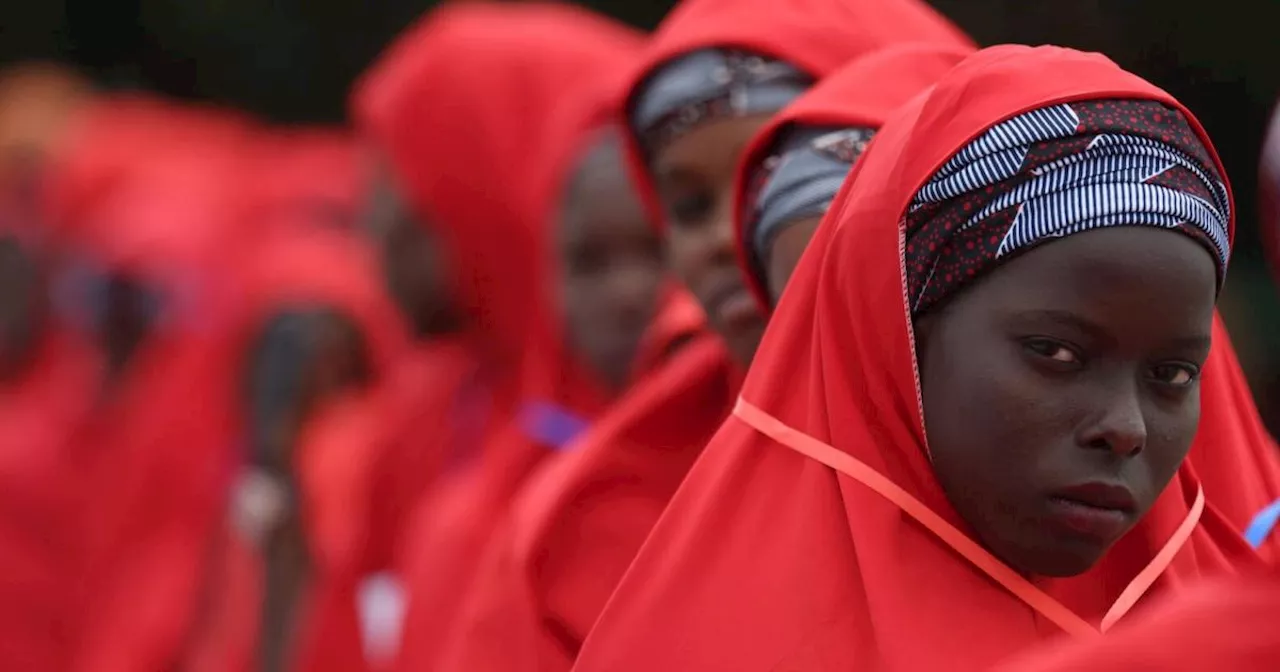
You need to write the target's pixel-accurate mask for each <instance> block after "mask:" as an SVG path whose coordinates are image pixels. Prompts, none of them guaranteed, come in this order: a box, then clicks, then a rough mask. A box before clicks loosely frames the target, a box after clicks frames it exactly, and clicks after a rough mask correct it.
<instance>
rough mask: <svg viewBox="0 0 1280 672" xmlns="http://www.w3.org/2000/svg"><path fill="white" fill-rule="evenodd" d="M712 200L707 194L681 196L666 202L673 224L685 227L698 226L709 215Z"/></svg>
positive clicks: (712, 203) (713, 204)
mask: <svg viewBox="0 0 1280 672" xmlns="http://www.w3.org/2000/svg"><path fill="white" fill-rule="evenodd" d="M714 200H715V199H713V198H712V197H711V195H710V194H707V193H693V194H682V195H680V196H676V197H674V198H672V199H670V200H669V201H668V203H669V210H670V214H671V218H672V220H673V223H675V224H682V225H685V226H689V225H693V224H699V223H701V222H703V221H705V220H706V219H707V217H708V216H710V215H711V210H712V209H713V207H714V206H715V203H714Z"/></svg>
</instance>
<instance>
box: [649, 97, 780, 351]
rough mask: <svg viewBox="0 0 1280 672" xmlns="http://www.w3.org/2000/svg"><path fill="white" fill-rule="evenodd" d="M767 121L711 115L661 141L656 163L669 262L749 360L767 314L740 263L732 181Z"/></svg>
mask: <svg viewBox="0 0 1280 672" xmlns="http://www.w3.org/2000/svg"><path fill="white" fill-rule="evenodd" d="M766 121H768V116H765V115H752V116H747V117H740V118H734V119H721V120H715V121H709V122H706V123H704V124H702V125H700V126H698V127H697V128H694V129H693V130H691V131H690V132H689V133H687V134H685V135H683V136H680V137H679V138H677V139H676V140H674V141H673V142H671V144H669V145H667V146H665V147H663V148H661V149H660V150H659V151H658V152H657V153H656V154H655V156H654V160H653V165H652V171H653V176H654V182H655V186H656V188H657V191H658V197H659V199H660V200H661V201H662V205H663V208H664V209H665V210H666V214H667V223H668V225H669V226H668V230H667V236H666V251H667V261H668V263H669V264H670V268H671V270H672V271H673V272H674V273H675V274H676V276H677V277H679V278H680V280H681V281H682V282H683V283H684V284H685V286H686V287H688V288H689V291H690V292H691V293H692V294H693V296H694V298H696V299H697V300H698V302H699V303H700V304H702V307H703V309H704V310H705V311H706V313H707V319H708V321H709V322H710V324H711V326H712V327H713V328H714V329H715V330H716V331H717V332H718V333H719V334H720V335H721V336H722V337H723V338H724V340H725V343H726V344H727V345H728V346H729V351H730V352H731V353H732V354H733V356H734V358H735V359H736V360H737V361H738V362H739V363H741V364H742V365H743V366H747V365H749V364H750V363H751V359H752V358H753V357H754V356H755V352H756V348H757V347H759V345H760V338H761V337H762V336H763V335H764V327H765V320H764V317H763V316H761V315H760V311H759V310H758V308H757V307H756V305H755V302H754V300H753V299H752V298H751V295H750V293H748V291H747V289H746V284H745V282H744V280H743V278H742V274H741V271H740V270H739V269H738V263H737V256H736V253H735V251H734V230H733V200H734V194H733V181H734V176H735V173H736V170H737V163H738V159H739V158H740V157H741V154H742V152H743V151H744V150H745V149H746V147H747V145H748V144H749V143H750V142H751V139H752V138H753V137H754V135H755V132H756V131H757V130H759V129H760V127H761V126H763V125H764V123H765V122H766Z"/></svg>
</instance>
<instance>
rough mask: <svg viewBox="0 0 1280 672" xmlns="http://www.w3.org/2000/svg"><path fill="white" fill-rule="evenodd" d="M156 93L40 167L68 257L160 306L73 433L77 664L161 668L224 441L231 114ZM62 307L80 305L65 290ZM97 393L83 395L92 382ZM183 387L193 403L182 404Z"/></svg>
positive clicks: (203, 531)
mask: <svg viewBox="0 0 1280 672" xmlns="http://www.w3.org/2000/svg"><path fill="white" fill-rule="evenodd" d="M233 119H234V118H231V119H223V118H221V117H219V116H218V115H217V114H216V113H213V112H193V111H185V110H183V109H181V108H177V107H174V108H168V107H166V106H164V105H162V104H159V103H136V104H135V103H132V102H125V103H122V104H121V106H120V107H114V106H112V105H111V104H110V102H107V103H101V104H100V105H99V106H98V107H97V108H96V109H95V110H94V111H92V112H91V113H90V114H89V116H88V117H87V118H86V119H85V120H84V125H83V126H82V127H81V129H80V130H79V131H78V132H77V134H76V135H75V136H74V140H73V142H72V143H71V144H70V145H69V146H68V154H67V155H66V156H65V157H64V158H63V159H62V160H61V161H60V162H59V163H57V164H56V165H55V167H54V171H55V172H54V173H53V177H54V184H53V185H52V188H51V190H50V199H51V209H52V211H53V213H54V216H55V217H57V218H58V219H59V220H60V221H62V222H64V223H65V225H66V226H67V232H68V233H67V235H66V236H65V240H66V241H67V249H68V256H69V258H70V259H71V260H72V262H71V263H72V265H73V266H79V265H81V264H84V265H87V266H88V267H91V268H96V269H99V270H102V271H113V272H114V271H123V272H127V273H130V274H132V275H134V276H136V277H138V278H140V279H142V280H143V281H144V282H146V283H148V285H149V286H151V287H153V288H155V289H157V290H158V291H159V292H160V296H161V297H162V299H161V302H162V303H161V306H160V313H159V317H158V319H157V320H156V321H155V322H154V323H153V325H152V329H151V330H150V333H148V334H147V336H146V337H145V340H144V341H143V343H142V344H141V346H140V347H139V348H138V349H137V351H136V352H135V353H134V355H133V357H132V359H131V361H130V362H129V363H128V365H127V368H126V369H125V370H124V372H123V374H122V376H121V377H120V378H119V379H118V380H117V381H115V383H114V384H113V385H112V387H111V388H110V389H108V390H104V391H101V392H99V396H98V398H97V399H96V402H97V405H96V408H95V409H94V413H93V415H94V417H93V418H92V419H91V421H90V422H88V423H87V424H86V425H85V426H83V427H81V428H78V431H77V435H76V437H75V439H74V444H73V446H72V448H73V450H74V451H75V452H76V455H77V457H76V458H75V459H74V460H72V461H71V462H70V463H69V464H68V465H67V470H66V473H67V474H68V475H71V474H76V473H79V474H81V477H80V479H79V480H78V485H77V486H76V495H77V497H78V501H79V504H80V506H81V507H82V515H81V516H80V517H79V520H78V521H77V523H78V525H79V527H78V528H77V532H76V534H77V535H80V536H81V543H82V544H83V554H82V557H81V558H80V562H81V572H80V574H79V577H80V580H78V581H76V582H75V583H76V587H77V589H78V590H80V591H81V592H80V594H79V598H78V599H79V600H80V601H79V603H78V604H77V613H76V616H75V622H76V624H75V626H74V629H75V632H76V638H75V641H76V647H75V651H74V655H75V657H76V669H84V670H102V671H104V672H105V671H113V670H135V669H158V668H163V667H165V666H167V665H170V664H172V662H173V661H174V660H175V658H176V656H177V655H178V650H179V648H180V646H181V643H182V640H183V638H184V637H185V635H186V632H187V627H188V625H189V617H190V614H191V613H192V610H193V604H194V601H195V599H196V594H197V593H198V589H199V583H200V571H199V568H200V566H201V564H202V561H203V559H204V555H205V550H206V547H207V540H208V538H209V534H210V532H211V530H212V529H213V525H214V524H215V521H216V520H217V517H218V511H219V508H220V503H221V493H222V488H223V485H224V484H225V479H226V475H227V473H228V470H227V467H228V464H229V459H230V455H231V451H230V448H231V446H232V443H233V441H234V429H233V427H234V423H233V422H232V416H231V413H230V407H229V404H227V403H226V400H225V399H224V398H223V396H222V395H220V394H219V392H220V391H221V390H223V389H226V388H225V387H224V386H225V385H227V384H228V379H227V377H228V375H229V369H230V366H229V361H228V360H227V359H226V355H227V350H226V341H225V337H224V334H225V332H224V331H222V330H221V329H220V325H222V324H223V323H224V322H225V320H226V319H227V316H228V315H229V309H230V307H231V305H232V298H231V293H230V288H229V286H228V285H227V284H226V283H225V282H224V281H223V280H224V279H223V278H222V277H221V276H220V274H219V269H221V268H225V267H226V265H225V263H221V261H220V260H223V259H226V258H228V256H227V255H228V254H230V250H231V249H233V243H234V241H235V240H237V238H238V236H239V232H238V231H237V230H236V226H235V224H236V210H235V206H234V205H232V204H233V203H234V201H235V199H234V198H233V195H234V177H235V175H236V174H237V168H238V167H239V166H240V165H241V164H240V162H239V159H240V158H241V157H242V156H243V155H242V154H241V153H240V151H239V150H240V149H241V147H240V145H239V144H238V142H239V141H240V139H241V138H243V137H244V136H243V135H241V132H242V131H243V129H242V127H241V126H240V124H239V123H238V122H236V121H233ZM69 288H70V294H71V296H70V299H69V300H70V302H71V303H72V304H73V305H74V307H73V308H72V310H79V311H83V310H84V309H85V308H87V307H88V304H86V303H85V300H86V299H87V298H88V297H85V296H78V295H77V293H78V290H82V289H83V287H77V286H76V285H70V286H69ZM95 391H97V390H95ZM193 391H195V392H196V393H197V394H198V395H200V396H199V399H200V403H198V404H193V403H192V399H193V397H192V396H191V395H192V393H193Z"/></svg>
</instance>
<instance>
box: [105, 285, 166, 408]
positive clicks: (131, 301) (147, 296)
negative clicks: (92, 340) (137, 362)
mask: <svg viewBox="0 0 1280 672" xmlns="http://www.w3.org/2000/svg"><path fill="white" fill-rule="evenodd" d="M104 293H105V296H106V313H105V315H103V319H102V321H101V323H100V324H99V325H98V342H99V344H100V347H101V348H102V349H103V352H104V354H105V356H106V363H107V382H108V384H113V383H114V382H115V381H118V380H119V379H120V378H121V376H123V374H124V372H125V370H126V369H127V368H128V365H129V363H130V362H132V361H133V357H134V355H136V354H137V352H138V349H139V348H140V347H141V346H142V344H143V342H144V341H145V340H146V338H147V334H148V333H150V331H151V329H152V328H153V327H154V326H155V325H154V322H155V320H156V317H157V314H156V313H157V311H158V310H160V306H159V302H160V301H161V300H162V299H161V298H160V297H159V295H158V294H157V293H156V291H155V290H154V289H153V288H152V287H150V286H149V285H148V284H147V283H145V282H143V281H142V280H140V279H138V278H134V277H131V276H129V275H120V274H113V275H110V276H108V277H107V279H106V283H105V286H104Z"/></svg>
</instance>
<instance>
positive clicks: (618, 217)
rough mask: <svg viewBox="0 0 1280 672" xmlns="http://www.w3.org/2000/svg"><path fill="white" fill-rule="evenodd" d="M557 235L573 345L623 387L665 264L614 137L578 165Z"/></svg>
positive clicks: (605, 377) (607, 380)
mask: <svg viewBox="0 0 1280 672" xmlns="http://www.w3.org/2000/svg"><path fill="white" fill-rule="evenodd" d="M557 243H558V244H557V247H556V254H557V255H558V256H559V260H560V263H559V264H557V267H558V268H560V272H561V277H560V279H559V287H560V292H561V300H560V305H561V306H563V309H564V319H565V323H566V327H567V331H568V335H569V340H570V346H571V347H572V348H573V349H574V351H575V352H577V353H579V354H580V355H581V356H582V357H583V358H584V359H585V361H586V362H587V363H588V364H590V365H591V367H592V370H594V371H595V372H596V373H597V374H598V375H599V376H600V378H601V379H602V380H603V381H604V382H605V383H606V384H608V385H609V386H610V387H611V388H612V389H614V390H620V389H621V388H622V387H623V386H624V385H626V382H627V379H628V377H629V376H630V373H631V368H632V363H633V360H634V359H635V355H636V349H637V348H638V347H639V345H640V340H641V338H642V337H643V336H644V331H645V329H646V328H647V327H648V325H649V322H650V320H651V319H652V318H653V312H654V308H655V304H656V302H657V296H658V288H659V286H660V285H661V283H662V279H663V275H664V271H665V268H664V265H663V258H662V248H661V241H660V240H659V238H658V235H657V233H656V232H655V231H654V229H653V226H652V225H651V224H650V223H649V221H648V220H647V219H646V217H645V212H644V207H643V206H642V205H641V203H640V200H639V198H638V197H637V196H636V194H635V191H634V190H633V189H632V188H631V183H630V182H629V181H628V180H627V175H626V171H625V170H624V168H623V164H622V151H621V145H620V143H619V142H618V141H617V140H609V141H605V142H603V143H601V144H599V145H598V146H596V147H594V148H592V151H590V152H588V155H587V156H586V158H585V160H584V161H583V162H582V163H581V165H580V166H579V167H578V170H577V173H576V175H574V179H573V181H572V184H571V186H570V188H569V190H568V194H567V197H566V198H565V207H564V209H563V212H562V215H561V218H560V227H559V230H558V236H557Z"/></svg>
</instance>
